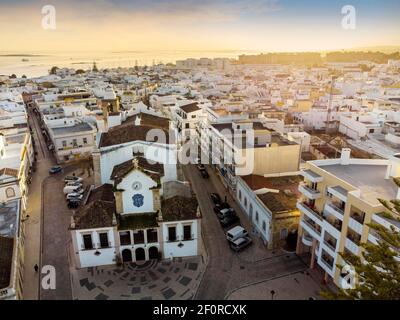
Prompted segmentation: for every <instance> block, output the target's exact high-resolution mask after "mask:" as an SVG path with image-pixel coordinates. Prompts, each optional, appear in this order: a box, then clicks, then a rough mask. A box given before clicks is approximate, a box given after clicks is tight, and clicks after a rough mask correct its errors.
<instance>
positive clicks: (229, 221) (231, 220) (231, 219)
mask: <svg viewBox="0 0 400 320" xmlns="http://www.w3.org/2000/svg"><path fill="white" fill-rule="evenodd" d="M238 222H240V219H239V217H238V216H237V215H236V214H235V215H229V216H226V217H224V218H223V219H220V220H219V223H220V224H221V227H223V228H227V227H230V226H231V225H233V224H235V223H238Z"/></svg>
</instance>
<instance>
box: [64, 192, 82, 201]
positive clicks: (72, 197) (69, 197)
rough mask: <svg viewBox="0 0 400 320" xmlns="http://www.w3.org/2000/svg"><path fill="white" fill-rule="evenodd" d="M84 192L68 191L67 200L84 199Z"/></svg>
mask: <svg viewBox="0 0 400 320" xmlns="http://www.w3.org/2000/svg"><path fill="white" fill-rule="evenodd" d="M82 198H83V194H81V193H75V192H73V193H68V194H67V200H82Z"/></svg>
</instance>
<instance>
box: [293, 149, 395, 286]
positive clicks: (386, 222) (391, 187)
mask: <svg viewBox="0 0 400 320" xmlns="http://www.w3.org/2000/svg"><path fill="white" fill-rule="evenodd" d="M350 152H351V150H350V149H347V148H345V149H342V152H341V158H339V159H327V160H315V161H309V162H307V163H306V167H305V169H304V170H303V171H302V175H303V176H304V182H302V183H300V185H299V191H300V193H301V194H302V195H301V198H300V200H299V201H298V203H297V207H298V209H299V210H300V213H301V215H300V224H299V232H298V242H297V253H298V254H302V253H305V252H308V253H309V254H310V255H311V258H310V267H311V268H315V267H318V268H321V269H322V270H323V271H324V272H325V280H326V281H329V280H332V281H333V282H334V283H335V284H336V285H337V286H339V287H341V288H348V287H349V285H350V283H349V281H348V278H347V277H346V275H347V273H346V272H347V271H344V270H341V269H340V268H338V267H337V265H338V264H339V265H346V264H347V263H346V262H345V261H342V260H343V259H342V258H341V257H340V255H339V252H345V251H346V252H350V253H353V254H355V255H360V254H361V252H362V248H361V247H360V243H365V242H367V241H369V242H372V243H376V241H377V240H378V239H377V235H376V234H375V233H374V232H373V230H370V228H369V227H368V224H369V223H370V222H371V221H375V222H377V223H379V224H381V225H383V226H385V227H386V228H390V227H393V228H394V230H397V231H400V223H399V221H398V220H396V219H395V218H390V216H389V218H388V215H387V214H382V212H385V211H386V210H385V208H384V206H383V205H382V204H381V203H380V202H379V200H378V199H384V200H393V199H399V197H400V193H399V188H398V186H397V185H396V184H395V182H394V181H393V178H396V177H399V176H400V156H399V155H395V156H393V157H391V158H390V159H389V160H375V159H352V158H351V157H350ZM399 261H400V259H399Z"/></svg>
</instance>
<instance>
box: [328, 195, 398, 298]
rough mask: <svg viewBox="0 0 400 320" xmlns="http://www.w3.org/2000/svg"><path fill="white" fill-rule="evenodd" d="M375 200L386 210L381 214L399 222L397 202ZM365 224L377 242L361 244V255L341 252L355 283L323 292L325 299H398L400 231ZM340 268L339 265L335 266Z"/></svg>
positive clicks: (375, 224)
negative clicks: (350, 286)
mask: <svg viewBox="0 0 400 320" xmlns="http://www.w3.org/2000/svg"><path fill="white" fill-rule="evenodd" d="M379 201H380V202H381V203H382V204H383V205H384V206H385V208H386V209H387V211H385V212H383V213H380V214H379V215H381V216H382V217H384V218H386V219H390V220H394V221H397V222H400V214H399V212H400V201H399V200H392V201H386V200H381V199H379ZM368 226H369V227H370V228H371V229H372V230H373V231H374V233H375V235H376V237H377V238H378V239H379V240H378V244H377V245H376V244H373V243H370V242H368V243H362V244H360V247H362V248H363V249H364V250H363V251H362V254H361V256H355V255H354V254H352V253H341V254H340V255H341V257H342V258H343V260H344V261H346V262H347V263H348V264H350V265H351V266H353V268H354V271H355V274H356V276H355V279H356V281H355V284H354V286H353V288H351V289H347V290H343V289H339V291H338V292H337V293H334V294H332V293H329V292H323V293H322V295H323V296H325V297H326V298H328V299H342V300H343V299H350V300H400V263H399V261H398V260H396V259H398V257H399V255H400V233H399V231H398V230H396V229H395V228H394V227H393V228H392V229H387V228H385V227H384V226H382V225H380V224H377V223H375V222H372V223H370V224H368ZM337 266H338V267H339V268H342V267H343V266H342V265H337Z"/></svg>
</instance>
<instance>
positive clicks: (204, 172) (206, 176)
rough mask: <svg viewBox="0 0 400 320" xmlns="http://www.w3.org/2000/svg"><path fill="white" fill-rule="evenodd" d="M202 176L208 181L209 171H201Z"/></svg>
mask: <svg viewBox="0 0 400 320" xmlns="http://www.w3.org/2000/svg"><path fill="white" fill-rule="evenodd" d="M200 174H201V176H202V177H203V178H204V179H208V178H209V177H210V176H209V175H208V172H207V170H200Z"/></svg>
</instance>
